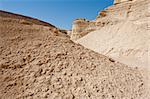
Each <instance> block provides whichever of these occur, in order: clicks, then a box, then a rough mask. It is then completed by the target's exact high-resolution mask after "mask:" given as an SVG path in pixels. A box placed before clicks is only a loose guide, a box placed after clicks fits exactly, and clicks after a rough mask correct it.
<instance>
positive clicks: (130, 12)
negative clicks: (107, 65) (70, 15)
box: [76, 0, 150, 68]
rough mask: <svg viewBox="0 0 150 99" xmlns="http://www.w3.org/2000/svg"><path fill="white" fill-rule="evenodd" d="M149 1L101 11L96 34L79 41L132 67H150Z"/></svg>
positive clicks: (125, 3)
mask: <svg viewBox="0 0 150 99" xmlns="http://www.w3.org/2000/svg"><path fill="white" fill-rule="evenodd" d="M149 5H150V0H133V1H129V0H128V1H127V2H122V3H120V4H117V5H113V6H110V7H108V8H107V9H105V10H104V11H101V12H100V13H99V15H98V17H97V19H96V20H95V21H94V22H95V27H96V28H95V29H96V30H95V31H93V32H89V33H88V34H87V35H86V36H84V37H82V38H80V39H78V40H76V42H77V43H79V44H81V45H83V46H85V47H87V48H89V49H92V50H94V51H96V52H99V53H101V54H104V55H106V56H109V57H112V58H114V59H116V60H118V61H120V62H122V63H124V64H127V65H129V66H137V67H144V68H145V67H146V68H147V67H149V62H150V60H149V58H148V51H149V50H148V46H149V43H148V40H149V39H150V35H149V33H150V28H149V27H150V11H149Z"/></svg>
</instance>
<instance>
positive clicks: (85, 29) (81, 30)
mask: <svg viewBox="0 0 150 99" xmlns="http://www.w3.org/2000/svg"><path fill="white" fill-rule="evenodd" d="M93 30H95V22H94V21H93V22H92V21H88V20H86V19H76V20H75V21H74V22H73V26H72V32H71V35H70V36H71V40H77V39H79V38H81V37H83V36H85V35H86V34H88V33H89V32H91V31H93Z"/></svg>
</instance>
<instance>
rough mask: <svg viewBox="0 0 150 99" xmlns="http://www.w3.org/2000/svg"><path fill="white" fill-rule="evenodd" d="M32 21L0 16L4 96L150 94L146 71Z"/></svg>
mask: <svg viewBox="0 0 150 99" xmlns="http://www.w3.org/2000/svg"><path fill="white" fill-rule="evenodd" d="M27 23H28V22H22V21H21V20H20V19H19V20H18V19H12V18H5V17H0V30H1V31H0V98H1V99H45V98H48V99H148V98H149V97H148V94H147V90H148V86H147V84H148V83H147V82H148V80H147V79H146V75H147V73H146V71H142V70H140V69H138V68H131V67H128V66H126V65H124V64H121V63H118V62H117V61H114V60H113V59H111V58H108V57H106V56H103V55H100V54H98V53H96V52H93V51H91V50H89V49H86V48H84V47H83V46H81V45H79V44H75V43H73V42H72V41H70V40H69V38H67V37H66V36H65V35H64V34H62V33H57V32H56V31H55V33H54V31H53V28H52V27H47V26H42V25H36V24H27ZM146 95H147V96H146Z"/></svg>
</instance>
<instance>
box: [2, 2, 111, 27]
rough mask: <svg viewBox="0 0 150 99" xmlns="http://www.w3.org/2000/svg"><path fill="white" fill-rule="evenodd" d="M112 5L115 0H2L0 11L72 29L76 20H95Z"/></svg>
mask: <svg viewBox="0 0 150 99" xmlns="http://www.w3.org/2000/svg"><path fill="white" fill-rule="evenodd" d="M112 4H113V0H0V9H1V10H5V11H9V12H14V13H18V14H23V15H26V16H31V17H34V18H38V19H41V20H43V21H46V22H49V23H51V24H53V25H55V26H57V27H59V28H63V29H71V26H72V22H73V20H74V19H76V18H86V19H89V20H93V19H95V18H96V16H97V14H98V12H99V11H100V10H103V9H104V8H106V7H108V6H110V5H112Z"/></svg>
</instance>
